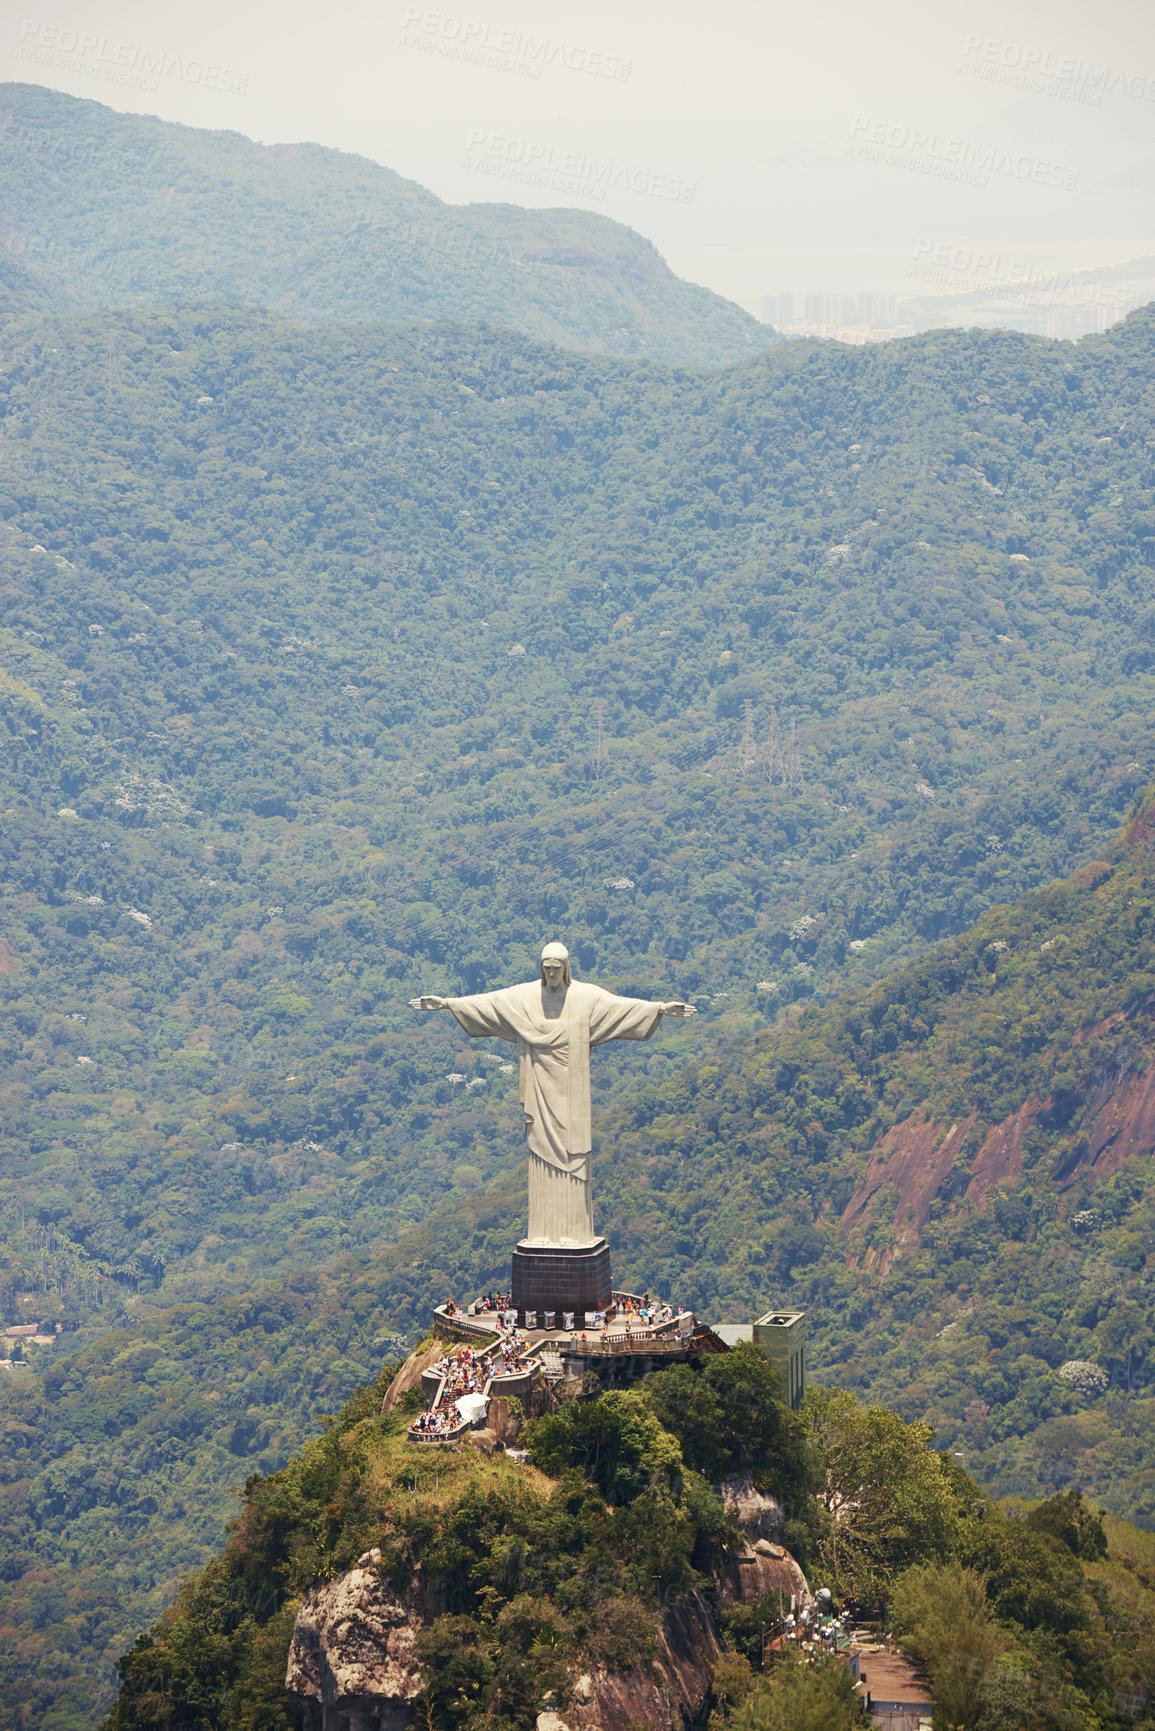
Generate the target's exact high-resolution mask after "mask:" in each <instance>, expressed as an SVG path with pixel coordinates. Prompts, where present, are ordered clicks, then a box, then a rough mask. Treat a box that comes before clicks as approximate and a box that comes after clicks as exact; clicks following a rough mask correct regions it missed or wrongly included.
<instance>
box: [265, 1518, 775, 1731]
mask: <svg viewBox="0 0 1155 1731" xmlns="http://www.w3.org/2000/svg"><path fill="white" fill-rule="evenodd" d="M763 1542H765V1541H763ZM379 1555H380V1553H374V1552H372V1551H370V1552H367V1553H366V1555H365V1556H363V1557H362V1558H361V1559H360V1560H359V1561H358V1563H357V1566H356V1568H353V1569H350V1571H349V1573H348V1574H347V1575H343V1576H342V1577H341V1579H340V1580H338V1581H331V1582H329V1583H328V1584H327V1585H326V1586H324V1587H314V1588H313V1589H312V1591H311V1592H309V1593H308V1594H306V1596H305V1598H304V1600H303V1601H302V1604H301V1608H300V1610H299V1611H298V1613H297V1620H296V1623H295V1625H294V1627H293V1638H292V1642H291V1644H290V1647H289V1664H288V1671H287V1675H286V1679H285V1682H286V1687H287V1688H288V1691H289V1702H290V1707H291V1712H292V1716H293V1718H294V1719H295V1721H296V1723H297V1724H298V1725H299V1726H300V1727H301V1731H404V1728H408V1727H410V1726H412V1725H413V1723H414V1712H413V1704H414V1702H415V1700H416V1698H417V1696H418V1695H419V1693H420V1689H421V1676H420V1668H419V1666H418V1663H417V1656H416V1650H415V1649H416V1636H417V1633H418V1631H419V1630H420V1629H421V1628H422V1627H423V1622H424V1619H423V1618H422V1616H421V1614H420V1612H418V1611H416V1610H412V1609H409V1608H408V1607H407V1606H406V1605H405V1604H403V1603H402V1601H401V1600H400V1599H399V1598H398V1596H397V1594H396V1593H395V1592H394V1590H393V1588H392V1587H390V1585H389V1584H388V1582H387V1581H385V1580H383V1579H382V1577H381V1575H380V1573H379V1571H378V1570H377V1568H376V1567H375V1564H376V1562H377V1560H378V1559H379ZM721 1653H722V1641H721V1637H720V1635H719V1633H718V1627H717V1624H716V1623H715V1621H714V1618H713V1615H712V1613H711V1611H710V1607H709V1605H708V1604H707V1603H706V1601H705V1599H704V1598H703V1597H702V1595H701V1594H700V1593H698V1592H692V1593H688V1594H687V1595H686V1596H685V1598H683V1599H679V1600H678V1601H677V1603H676V1604H673V1605H668V1606H667V1607H666V1609H665V1610H664V1611H663V1613H662V1617H661V1624H660V1632H659V1635H658V1639H657V1641H656V1642H655V1645H654V1650H653V1654H652V1656H651V1657H650V1658H649V1660H648V1661H647V1662H645V1663H642V1664H638V1665H634V1666H631V1668H630V1669H629V1670H627V1671H607V1670H604V1669H600V1668H599V1669H597V1670H594V1671H591V1672H589V1673H587V1674H585V1675H584V1676H581V1677H579V1678H578V1680H577V1682H576V1684H575V1685H574V1688H573V1691H572V1695H571V1698H570V1700H569V1701H566V1702H559V1703H558V1706H557V1708H556V1709H551V1710H543V1712H542V1714H541V1716H540V1719H539V1724H541V1725H543V1726H549V1727H550V1728H551V1731H562V1727H563V1726H564V1727H565V1728H566V1731H630V1728H631V1727H633V1726H637V1725H647V1726H650V1725H652V1726H654V1727H655V1731H660V1728H666V1731H692V1728H693V1727H696V1726H700V1725H702V1724H704V1722H705V1718H706V1714H707V1712H708V1710H709V1705H710V1690H711V1686H712V1682H713V1676H714V1666H715V1664H716V1663H717V1661H718V1659H719V1657H720V1656H721Z"/></svg>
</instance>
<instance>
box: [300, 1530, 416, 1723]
mask: <svg viewBox="0 0 1155 1731" xmlns="http://www.w3.org/2000/svg"><path fill="white" fill-rule="evenodd" d="M380 1558H381V1553H380V1552H379V1551H378V1552H373V1551H368V1552H366V1554H365V1555H364V1556H363V1557H362V1558H361V1559H360V1560H359V1562H358V1564H357V1567H356V1568H355V1569H350V1571H349V1573H348V1574H347V1575H342V1576H341V1578H340V1580H338V1581H330V1582H328V1583H327V1584H326V1585H325V1586H323V1587H314V1588H312V1589H311V1591H310V1592H308V1593H307V1594H306V1595H305V1598H304V1600H303V1601H302V1604H301V1608H300V1610H299V1611H298V1612H297V1620H296V1622H295V1624H294V1625H293V1639H292V1642H291V1643H290V1646H289V1664H288V1670H287V1673H286V1676H285V1687H286V1688H287V1689H288V1691H289V1700H290V1703H291V1706H292V1708H293V1711H294V1716H295V1718H296V1720H297V1723H298V1724H299V1725H300V1726H301V1727H302V1731H401V1728H402V1727H404V1726H408V1725H410V1724H411V1723H412V1717H413V1716H412V1703H413V1701H414V1700H415V1699H416V1697H417V1695H418V1694H419V1693H420V1691H421V1673H420V1669H419V1667H418V1664H417V1656H416V1651H415V1647H416V1638H417V1631H418V1629H420V1627H421V1618H420V1617H419V1616H417V1615H416V1614H415V1613H414V1612H413V1611H411V1610H409V1609H407V1607H406V1606H404V1605H403V1604H402V1603H401V1600H400V1599H399V1598H398V1596H397V1594H396V1593H395V1592H394V1591H393V1589H392V1587H390V1586H389V1584H388V1582H386V1581H385V1580H383V1579H382V1577H381V1575H380V1574H379V1573H378V1571H377V1568H376V1566H375V1565H376V1564H377V1563H378V1562H379V1561H380Z"/></svg>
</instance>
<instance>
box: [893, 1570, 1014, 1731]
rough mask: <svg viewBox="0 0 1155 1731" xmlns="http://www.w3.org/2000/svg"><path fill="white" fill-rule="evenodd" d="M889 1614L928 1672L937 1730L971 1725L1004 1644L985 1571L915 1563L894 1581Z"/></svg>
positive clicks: (963, 1729)
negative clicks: (988, 1594)
mask: <svg viewBox="0 0 1155 1731" xmlns="http://www.w3.org/2000/svg"><path fill="white" fill-rule="evenodd" d="M890 1615H891V1622H892V1624H893V1626H894V1629H895V1631H896V1633H897V1634H898V1637H899V1639H900V1641H902V1644H903V1645H904V1646H905V1647H906V1648H907V1649H908V1650H909V1651H910V1652H911V1653H912V1654H913V1655H914V1656H915V1658H916V1659H918V1660H919V1662H920V1663H921V1664H922V1665H923V1666H924V1667H925V1669H926V1672H927V1675H928V1676H929V1678H930V1682H931V1692H932V1694H933V1696H934V1703H935V1709H934V1725H935V1731H970V1727H971V1726H972V1725H974V1724H975V1723H976V1722H977V1721H978V1719H979V1717H980V1715H981V1712H982V1706H983V1692H984V1687H985V1684H986V1681H987V1677H988V1676H989V1674H990V1671H991V1667H992V1666H993V1665H994V1663H995V1660H996V1659H997V1658H998V1655H999V1653H1000V1651H1001V1650H1002V1647H1003V1644H1004V1643H1003V1639H1002V1637H1001V1635H1000V1634H999V1631H998V1628H997V1627H996V1625H995V1622H994V1619H993V1618H992V1617H991V1615H990V1613H989V1611H988V1610H987V1600H986V1591H985V1587H984V1583H983V1580H982V1577H981V1576H980V1575H976V1574H975V1573H974V1572H973V1570H971V1569H964V1568H962V1567H961V1566H960V1565H959V1564H958V1563H956V1562H950V1563H945V1564H936V1563H921V1564H917V1565H916V1566H915V1567H914V1568H911V1569H907V1570H906V1571H905V1572H904V1573H903V1574H902V1575H900V1576H899V1578H898V1580H897V1581H896V1582H895V1585H894V1591H893V1594H892V1596H891V1601H890Z"/></svg>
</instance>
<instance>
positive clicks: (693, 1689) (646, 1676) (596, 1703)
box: [559, 1592, 722, 1731]
mask: <svg viewBox="0 0 1155 1731" xmlns="http://www.w3.org/2000/svg"><path fill="white" fill-rule="evenodd" d="M721 1656H722V1642H721V1638H720V1636H719V1634H718V1627H717V1624H716V1623H715V1622H714V1618H713V1616H712V1615H711V1612H710V1607H709V1606H708V1605H707V1603H706V1601H705V1599H703V1597H702V1595H701V1593H697V1592H694V1593H687V1595H686V1597H685V1598H684V1599H679V1601H678V1602H677V1604H674V1605H667V1607H666V1609H665V1610H664V1611H663V1612H662V1626H661V1633H660V1635H659V1636H658V1640H657V1642H656V1644H655V1647H654V1652H653V1655H652V1657H651V1660H650V1662H649V1663H648V1664H645V1665H634V1666H633V1667H632V1668H631V1669H630V1670H628V1671H602V1670H598V1671H594V1672H590V1673H588V1674H587V1675H586V1676H584V1677H582V1678H580V1679H579V1681H578V1684H577V1687H576V1688H575V1689H574V1692H573V1695H572V1697H571V1699H570V1700H569V1701H568V1702H567V1703H566V1705H565V1706H564V1707H563V1708H562V1709H561V1710H560V1715H559V1716H560V1718H561V1719H562V1720H563V1722H564V1723H565V1724H566V1725H567V1726H568V1727H569V1731H631V1728H632V1727H633V1726H637V1725H653V1726H654V1727H655V1731H657V1728H658V1727H663V1726H665V1727H670V1728H671V1731H672V1728H673V1727H675V1726H682V1725H697V1724H700V1723H701V1722H702V1720H703V1717H704V1713H705V1708H706V1705H707V1703H708V1700H709V1696H710V1688H711V1685H712V1683H713V1678H714V1666H715V1665H716V1664H717V1662H718V1660H719V1659H720V1658H721Z"/></svg>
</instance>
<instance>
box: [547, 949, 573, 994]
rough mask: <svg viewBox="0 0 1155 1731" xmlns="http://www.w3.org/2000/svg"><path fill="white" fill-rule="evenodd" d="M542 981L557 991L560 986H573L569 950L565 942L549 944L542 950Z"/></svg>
mask: <svg viewBox="0 0 1155 1731" xmlns="http://www.w3.org/2000/svg"><path fill="white" fill-rule="evenodd" d="M541 983H542V985H543V986H550V987H552V988H553V989H554V990H555V991H556V989H557V988H558V986H572V985H573V975H572V974H571V973H570V966H569V951H568V950H567V949H566V947H565V945H564V944H547V945H546V946H545V949H544V950H543V951H542V952H541Z"/></svg>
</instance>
